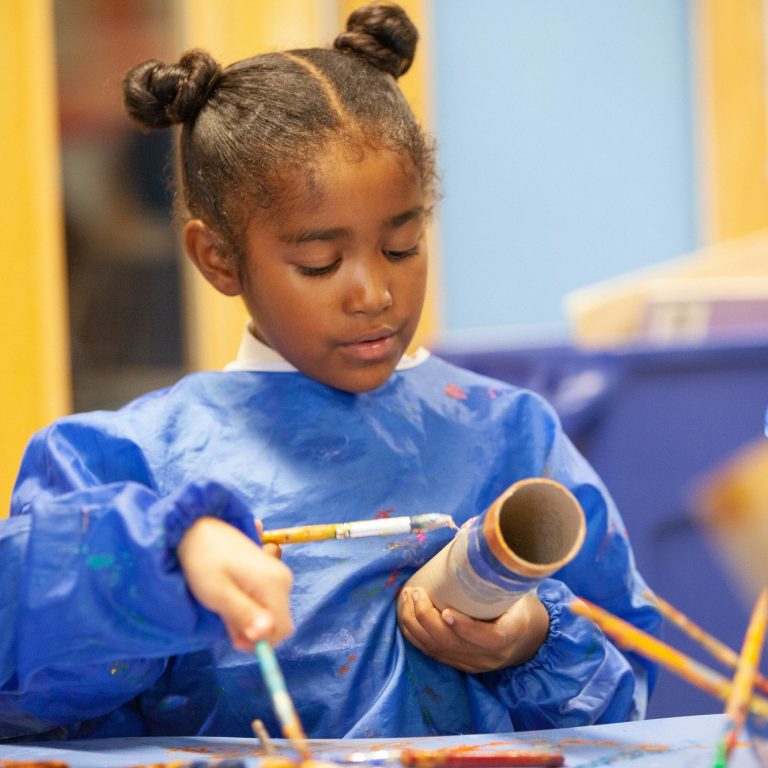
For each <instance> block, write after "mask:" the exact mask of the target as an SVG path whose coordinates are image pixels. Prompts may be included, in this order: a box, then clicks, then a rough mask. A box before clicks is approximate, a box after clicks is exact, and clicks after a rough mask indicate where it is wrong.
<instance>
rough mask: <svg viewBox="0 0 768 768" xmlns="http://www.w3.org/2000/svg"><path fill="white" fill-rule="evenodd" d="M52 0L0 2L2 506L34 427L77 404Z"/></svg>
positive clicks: (0, 509) (0, 512)
mask: <svg viewBox="0 0 768 768" xmlns="http://www.w3.org/2000/svg"><path fill="white" fill-rule="evenodd" d="M52 25H53V9H52V5H51V3H50V2H49V0H3V1H2V2H0V93H2V96H3V104H4V105H5V106H4V108H3V109H2V110H0V146H2V147H3V174H2V175H3V183H2V185H0V232H2V233H3V237H2V245H1V246H0V259H1V260H2V274H3V279H2V280H1V281H0V317H1V318H2V322H1V323H0V326H1V327H2V329H3V353H2V357H3V365H2V370H0V403H2V405H1V406H0V408H2V420H1V422H0V423H2V428H1V429H0V435H2V440H0V515H5V514H6V513H7V510H8V504H9V500H10V493H11V487H12V484H13V481H14V479H15V475H16V471H17V469H18V465H19V460H20V458H21V453H22V451H23V448H24V445H25V444H26V442H27V440H28V438H29V437H30V435H31V433H32V432H33V431H34V430H36V429H38V428H40V427H42V426H44V425H45V424H46V423H48V422H49V421H51V420H52V419H53V418H55V417H57V416H61V415H63V414H65V413H67V412H68V411H69V409H70V379H69V349H68V341H67V340H68V332H67V317H66V302H65V296H66V288H65V270H64V260H63V223H62V216H61V200H60V188H59V184H60V181H59V156H58V141H57V126H56V96H55V87H54V83H55V78H54V48H53V26H52Z"/></svg>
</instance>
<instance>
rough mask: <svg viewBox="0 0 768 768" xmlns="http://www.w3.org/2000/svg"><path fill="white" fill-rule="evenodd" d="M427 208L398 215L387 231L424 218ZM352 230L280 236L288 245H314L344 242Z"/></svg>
mask: <svg viewBox="0 0 768 768" xmlns="http://www.w3.org/2000/svg"><path fill="white" fill-rule="evenodd" d="M424 213H425V208H424V206H423V205H416V206H414V207H413V208H409V209H408V210H407V211H403V212H402V213H398V214H396V215H394V216H392V217H391V218H389V219H387V220H386V221H385V222H384V226H385V228H386V229H397V228H398V227H402V226H403V224H407V223H408V222H409V221H413V219H417V218H418V217H419V216H423V215H424ZM349 235H350V230H349V229H348V228H346V227H329V228H327V229H302V230H299V231H298V232H291V233H288V234H285V235H281V236H280V240H281V241H282V242H283V243H287V244H288V245H303V244H304V243H312V242H317V241H323V242H327V241H331V240H342V239H343V238H345V237H349Z"/></svg>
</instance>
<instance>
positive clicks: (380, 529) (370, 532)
mask: <svg viewBox="0 0 768 768" xmlns="http://www.w3.org/2000/svg"><path fill="white" fill-rule="evenodd" d="M436 528H456V524H455V523H454V522H453V518H452V517H451V516H450V515H441V514H438V513H436V512H430V513H428V514H425V515H413V516H412V517H382V518H379V519H376V520H358V521H356V522H353V523H324V524H321V525H299V526H297V527H296V528H275V529H273V530H271V531H264V533H263V534H262V537H261V540H262V542H263V543H264V544H299V543H303V542H307V541H328V540H329V539H361V538H363V537H365V536H394V535H397V534H403V533H420V532H424V531H432V530H435V529H436Z"/></svg>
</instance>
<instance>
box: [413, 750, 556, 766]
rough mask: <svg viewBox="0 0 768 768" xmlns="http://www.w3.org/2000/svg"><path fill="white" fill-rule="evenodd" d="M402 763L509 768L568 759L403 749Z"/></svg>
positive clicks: (525, 752)
mask: <svg viewBox="0 0 768 768" xmlns="http://www.w3.org/2000/svg"><path fill="white" fill-rule="evenodd" d="M400 762H401V763H402V764H403V765H404V766H406V768H508V767H510V766H560V765H563V763H564V762H565V758H564V757H563V755H562V754H561V753H559V752H540V751H536V750H534V749H508V750H502V751H498V752H491V751H489V752H475V751H471V750H462V749H461V748H459V749H456V750H450V749H403V750H402V751H401V752H400Z"/></svg>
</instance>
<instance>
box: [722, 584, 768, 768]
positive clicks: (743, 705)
mask: <svg viewBox="0 0 768 768" xmlns="http://www.w3.org/2000/svg"><path fill="white" fill-rule="evenodd" d="M766 622H768V588H763V590H762V592H760V596H759V597H758V598H757V601H756V602H755V607H754V608H753V609H752V616H751V617H750V619H749V625H748V627H747V631H746V633H745V634H744V641H743V643H742V646H741V654H740V656H739V662H738V664H737V665H736V674H734V676H733V683H732V685H731V693H730V695H729V696H728V701H727V702H726V705H725V731H724V733H723V737H722V739H721V740H720V741H719V742H718V745H717V750H716V751H715V762H714V768H725V766H726V765H727V764H728V758H729V757H730V755H731V751H732V750H733V748H734V746H735V745H736V739H737V737H738V735H739V731H740V730H741V728H742V726H743V725H744V719H745V718H746V716H747V708H748V706H749V700H750V698H751V697H752V688H753V687H754V684H755V676H756V675H757V667H758V665H759V664H760V657H761V656H762V653H763V645H764V643H765V630H766Z"/></svg>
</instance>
